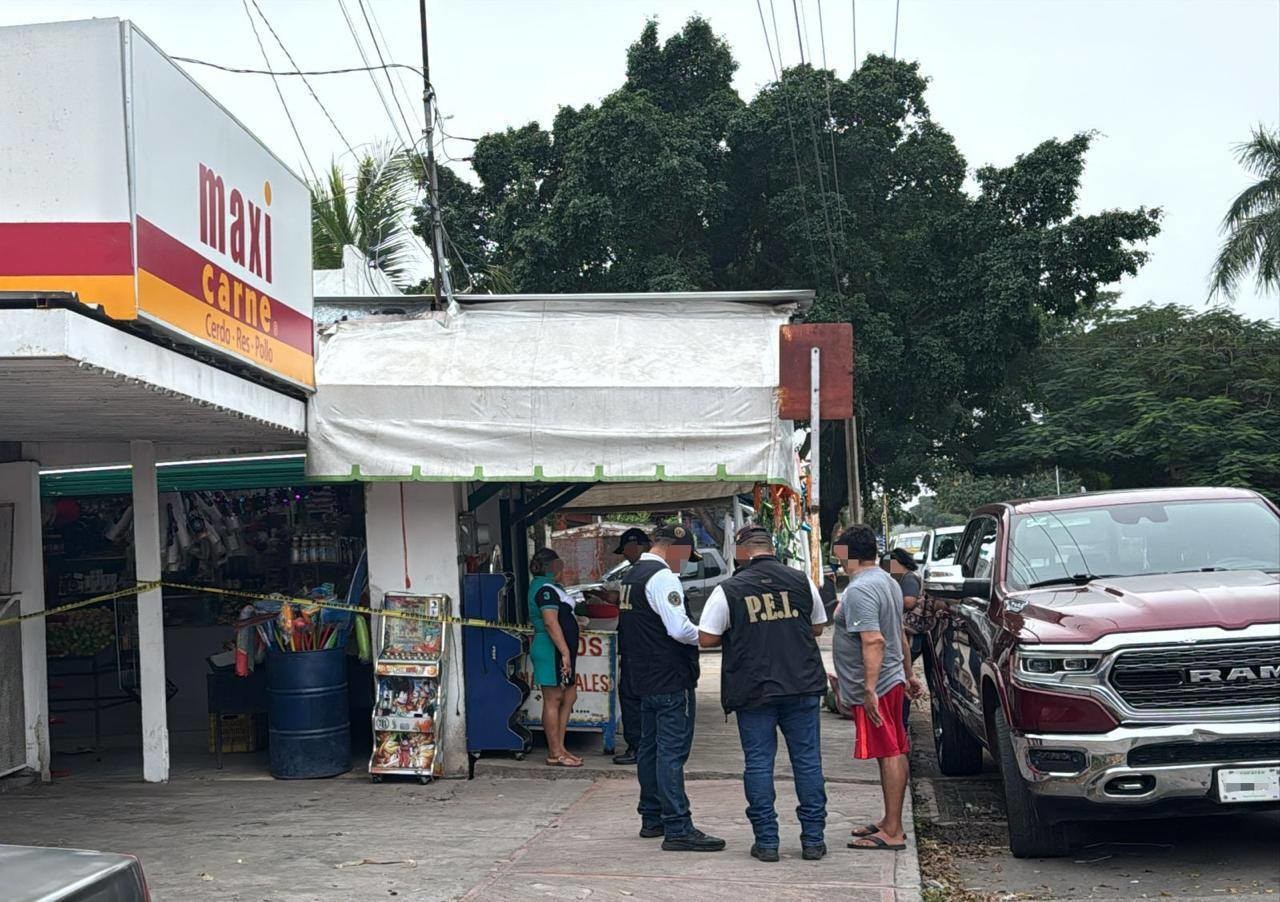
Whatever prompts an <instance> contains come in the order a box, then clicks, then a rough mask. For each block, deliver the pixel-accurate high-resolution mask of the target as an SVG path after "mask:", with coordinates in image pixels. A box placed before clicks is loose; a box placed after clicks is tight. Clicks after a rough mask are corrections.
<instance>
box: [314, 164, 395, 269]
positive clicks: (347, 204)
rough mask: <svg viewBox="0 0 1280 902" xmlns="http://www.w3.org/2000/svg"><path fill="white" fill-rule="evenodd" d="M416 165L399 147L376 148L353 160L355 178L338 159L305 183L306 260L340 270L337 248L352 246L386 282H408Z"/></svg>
mask: <svg viewBox="0 0 1280 902" xmlns="http://www.w3.org/2000/svg"><path fill="white" fill-rule="evenodd" d="M419 169H420V167H418V166H416V165H415V164H414V162H412V161H411V159H410V157H409V156H408V154H406V153H404V152H403V151H400V150H394V149H389V148H379V149H375V150H374V151H372V152H370V153H367V154H366V155H365V156H364V157H362V158H360V159H359V160H358V161H357V162H356V167H355V177H354V179H353V180H350V179H348V176H347V173H346V172H345V171H344V170H343V168H342V167H341V166H340V165H338V163H336V162H335V163H332V164H330V167H329V171H328V173H326V178H325V179H324V181H322V182H321V183H320V184H315V185H312V186H311V263H312V266H314V267H315V268H316V269H340V268H341V267H342V248H343V247H344V246H345V245H348V244H350V245H354V246H355V247H357V248H359V249H360V251H361V252H362V253H363V254H364V255H365V256H366V257H368V258H369V259H370V260H372V261H373V263H374V265H376V266H377V267H378V268H379V269H381V270H382V271H383V272H384V273H386V274H387V276H388V277H389V278H390V279H391V281H393V282H395V283H396V284H397V285H399V286H401V287H403V286H404V285H406V284H407V283H408V281H409V276H408V267H409V264H410V262H411V260H412V259H413V251H412V248H413V247H414V244H415V241H416V239H415V237H414V235H413V232H412V229H411V213H412V210H413V205H414V202H415V200H416V194H417V190H418V185H419V184H420V183H419V180H418V171H419Z"/></svg>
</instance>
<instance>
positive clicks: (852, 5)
mask: <svg viewBox="0 0 1280 902" xmlns="http://www.w3.org/2000/svg"><path fill="white" fill-rule="evenodd" d="M849 21H850V23H851V24H852V26H853V71H854V72H857V71H858V0H849Z"/></svg>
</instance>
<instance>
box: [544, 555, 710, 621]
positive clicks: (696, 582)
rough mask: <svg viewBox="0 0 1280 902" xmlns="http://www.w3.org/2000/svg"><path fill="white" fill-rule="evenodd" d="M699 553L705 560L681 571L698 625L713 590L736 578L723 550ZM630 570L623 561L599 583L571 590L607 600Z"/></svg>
mask: <svg viewBox="0 0 1280 902" xmlns="http://www.w3.org/2000/svg"><path fill="white" fill-rule="evenodd" d="M698 554H700V555H702V560H700V561H698V562H696V563H695V562H693V561H686V562H685V565H684V568H683V569H682V570H681V571H680V583H681V585H683V586H684V597H685V599H686V600H687V601H688V602H689V616H690V618H691V619H692V620H693V622H694V623H697V622H698V618H699V617H701V616H702V609H703V607H704V606H705V605H706V603H707V598H708V597H710V595H711V590H712V589H714V588H715V587H716V586H718V585H720V583H722V582H724V581H725V580H726V579H728V578H729V577H730V576H733V570H732V568H730V567H729V565H728V564H727V563H726V562H725V559H724V555H723V554H722V553H721V552H720V549H719V548H715V547H713V546H707V547H704V548H699V549H698ZM629 569H631V564H629V563H628V562H626V561H623V562H622V563H620V564H618V565H617V566H616V567H613V568H612V569H610V570H607V571H606V572H605V573H604V575H603V576H601V577H600V579H599V580H597V581H595V582H590V583H582V584H580V585H576V586H569V587H568V591H569V592H570V593H573V592H578V593H579V594H581V595H582V596H584V597H585V596H587V595H591V594H598V595H602V596H605V597H607V596H608V594H609V592H610V591H613V592H616V591H617V588H618V585H619V583H621V582H622V577H623V576H624V575H626V572H627V571H628V570H629Z"/></svg>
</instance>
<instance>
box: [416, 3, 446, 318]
mask: <svg viewBox="0 0 1280 902" xmlns="http://www.w3.org/2000/svg"><path fill="white" fill-rule="evenodd" d="M418 13H419V17H420V19H421V24H422V112H423V115H424V116H425V117H426V121H427V128H426V140H427V204H428V205H429V206H430V208H431V269H432V272H433V273H434V278H433V279H432V280H431V287H432V289H433V290H434V291H435V302H434V304H433V307H434V309H436V310H440V309H442V308H443V307H444V306H445V304H444V303H442V302H441V298H440V288H441V286H443V287H444V298H445V300H446V302H447V303H448V305H449V306H452V305H453V286H452V285H450V284H449V267H448V265H447V262H446V259H445V256H444V225H443V224H442V223H441V222H440V189H439V186H438V185H437V183H436V140H435V121H436V117H435V100H436V89H435V88H434V87H433V86H432V84H431V60H430V58H429V56H428V54H427V0H418Z"/></svg>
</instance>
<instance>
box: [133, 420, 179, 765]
mask: <svg viewBox="0 0 1280 902" xmlns="http://www.w3.org/2000/svg"><path fill="white" fill-rule="evenodd" d="M129 455H130V458H131V460H132V462H133V554H134V563H135V569H136V571H137V578H138V582H139V583H144V582H153V581H158V580H159V579H160V498H159V495H158V490H157V489H156V449H155V445H154V444H152V443H151V442H130V443H129ZM163 606H164V593H163V590H161V589H158V588H157V589H151V590H150V591H147V592H140V593H139V594H138V667H139V674H138V676H139V680H138V682H139V686H140V688H141V694H142V779H144V780H146V781H147V782H148V783H164V782H167V781H168V779H169V715H168V710H167V708H168V699H167V698H166V697H165V666H164V611H163Z"/></svg>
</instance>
